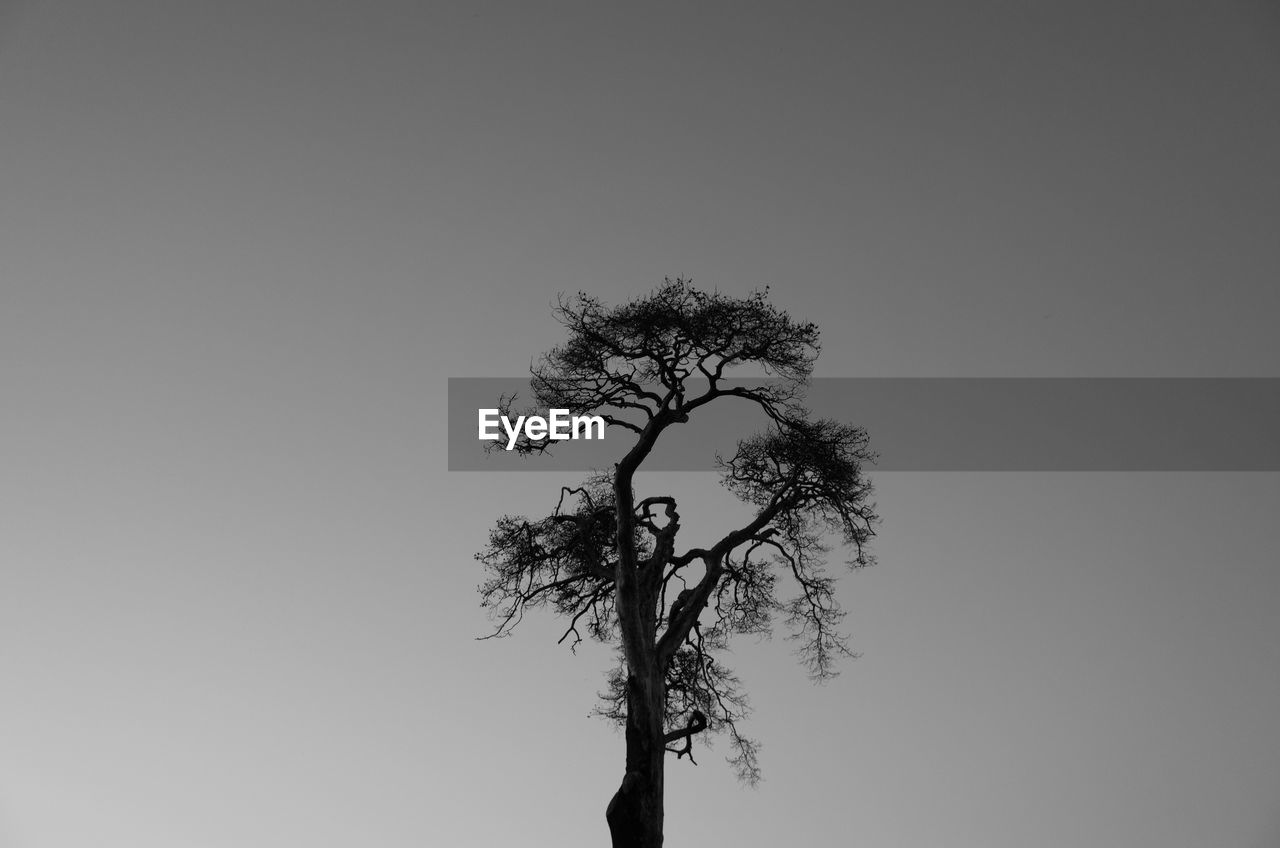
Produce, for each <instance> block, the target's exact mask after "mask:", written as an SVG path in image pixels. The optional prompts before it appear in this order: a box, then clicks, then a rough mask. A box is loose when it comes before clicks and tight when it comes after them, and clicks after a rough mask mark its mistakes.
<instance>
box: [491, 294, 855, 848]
mask: <svg viewBox="0 0 1280 848" xmlns="http://www.w3.org/2000/svg"><path fill="white" fill-rule="evenodd" d="M558 314H559V317H560V319H561V321H562V323H563V324H564V325H565V327H566V329H567V330H568V333H569V340H568V341H567V342H566V343H565V344H564V345H562V346H559V347H557V348H554V349H553V350H551V351H550V352H548V353H547V354H545V355H544V356H543V358H542V361H541V363H540V364H538V365H537V366H535V367H534V368H533V369H532V374H533V386H534V394H535V400H536V401H537V403H538V404H539V405H540V406H541V407H542V408H556V409H567V410H569V411H570V412H571V413H573V414H586V413H590V414H599V415H601V416H602V417H603V418H604V419H605V420H606V422H607V423H608V425H609V426H610V427H611V428H614V429H616V430H622V431H628V432H630V433H631V434H633V435H634V437H635V438H634V441H633V442H632V443H631V444H630V447H629V449H628V450H627V451H626V452H625V454H624V455H623V456H622V457H621V459H620V460H619V461H618V463H617V464H616V465H615V466H614V468H613V470H612V472H609V473H606V474H598V475H596V476H594V477H592V478H590V479H588V480H587V481H586V482H585V483H584V484H583V485H582V486H580V487H577V488H568V487H566V488H564V489H562V490H561V494H560V501H559V503H557V505H556V509H555V511H554V512H553V513H552V514H551V515H549V516H547V517H545V518H542V519H539V520H536V521H531V520H529V519H527V518H523V517H514V516H505V517H503V518H502V519H500V520H499V521H498V523H497V525H496V526H495V528H494V529H493V531H492V532H491V533H490V538H489V546H488V548H487V549H486V550H485V551H483V552H481V553H480V554H478V555H477V558H478V559H480V560H481V561H482V562H483V563H484V564H485V566H486V568H487V569H488V572H489V579H488V580H486V582H485V583H483V584H482V585H481V587H480V590H481V594H482V596H483V602H484V604H485V605H486V606H487V607H490V609H491V610H492V611H493V613H494V615H495V616H496V617H497V619H498V620H499V623H498V626H497V628H496V630H495V631H494V633H492V634H490V636H502V635H506V634H507V633H509V632H510V630H511V628H513V627H514V626H515V625H516V624H517V623H519V621H520V619H521V618H522V617H523V615H524V613H525V611H526V610H528V609H530V608H533V607H537V606H544V605H549V606H551V607H553V608H554V609H555V611H556V612H558V613H560V614H561V615H563V616H565V617H567V618H568V619H569V625H568V628H567V629H566V630H565V632H564V635H563V636H562V637H561V641H562V642H563V641H565V640H566V639H572V641H570V646H571V647H572V646H574V645H576V644H577V643H578V642H580V641H582V639H583V636H582V635H581V633H580V631H579V628H580V627H583V628H585V629H586V631H587V634H588V636H590V637H592V638H595V639H598V640H600V641H602V642H606V643H612V644H615V645H617V646H618V647H619V648H620V653H621V663H620V667H619V668H618V669H617V670H616V671H615V672H614V674H613V675H612V677H611V678H610V681H609V684H610V689H609V692H608V693H607V694H606V696H605V700H604V706H603V708H601V709H600V713H601V714H602V715H604V716H606V717H608V718H610V719H612V720H614V721H617V722H619V723H620V724H622V726H623V727H624V729H625V736H626V761H625V768H624V771H623V778H622V782H621V785H620V786H619V787H618V790H617V791H616V792H615V793H614V795H613V797H612V799H611V800H610V801H609V804H608V807H607V808H606V812H605V818H606V821H607V822H608V825H609V830H610V833H611V835H612V839H613V846H614V848H660V846H661V845H662V841H663V806H664V801H665V793H664V768H665V765H666V755H667V753H674V754H676V756H677V758H678V759H679V758H683V757H685V756H687V757H688V758H689V761H690V762H694V759H693V740H694V737H695V736H696V735H697V734H699V733H702V732H704V731H708V730H710V731H713V732H722V733H726V734H727V735H728V736H729V740H730V744H731V746H732V748H733V750H734V751H735V752H736V754H735V756H734V757H732V758H731V759H730V762H731V763H732V764H733V765H734V766H735V767H736V768H737V770H738V773H739V777H740V778H742V779H743V780H745V781H747V782H748V783H754V781H755V779H756V778H757V777H758V774H759V769H758V764H757V762H756V755H755V743H754V742H753V741H752V740H750V739H748V738H747V737H745V736H743V735H742V734H741V733H740V732H739V724H738V723H739V722H740V721H741V719H742V718H743V717H744V716H745V715H746V712H747V702H746V699H745V696H744V695H743V694H742V693H741V691H740V689H739V686H738V680H737V678H736V677H735V676H734V675H733V674H732V673H731V672H730V671H729V670H728V669H727V668H726V667H725V666H724V664H723V663H722V662H721V661H720V660H719V659H718V658H717V655H718V654H719V653H720V652H721V651H722V650H723V649H724V648H725V647H726V646H727V641H728V639H729V637H730V636H732V635H735V634H764V633H769V632H771V623H772V618H773V616H774V615H781V616H782V617H783V618H784V619H785V621H786V623H787V624H788V625H789V626H790V628H791V630H792V631H793V636H795V637H796V638H797V639H798V640H799V642H800V649H799V651H798V653H799V655H800V658H801V660H802V662H803V663H804V664H805V665H806V666H807V667H808V669H809V671H810V673H811V675H812V676H813V677H814V678H815V679H823V678H827V677H830V676H832V675H834V674H835V670H834V666H833V663H834V661H835V660H836V659H837V658H839V657H840V656H842V655H843V656H852V654H851V653H850V651H849V649H848V647H847V645H846V643H845V640H844V637H843V636H842V635H841V634H840V633H839V632H837V630H836V625H837V624H838V623H839V621H840V618H841V617H842V615H843V613H842V611H841V610H840V608H839V606H838V604H837V603H836V601H835V596H834V593H833V589H832V586H833V581H832V579H831V578H830V577H828V576H827V575H826V574H825V573H824V571H823V558H822V554H823V553H824V552H825V545H824V538H823V537H824V536H825V535H826V534H829V533H838V534H840V535H841V536H842V539H843V542H844V543H845V544H846V545H848V546H850V547H851V548H853V549H854V551H855V555H854V557H853V559H851V560H850V561H849V564H850V565H851V566H852V567H861V566H864V565H868V564H869V563H870V561H871V559H870V556H869V555H868V553H867V551H866V544H867V543H868V542H869V540H870V539H871V537H872V536H873V535H874V533H873V530H872V524H873V523H874V522H875V521H876V516H875V513H874V505H872V504H870V503H869V502H868V497H869V495H870V493H871V486H870V484H869V483H868V482H867V480H866V478H865V477H864V476H863V473H862V468H863V464H864V463H865V462H869V461H872V460H873V459H874V457H873V455H872V454H871V453H870V451H869V450H867V436H866V433H865V431H863V430H861V429H859V428H856V427H852V426H849V425H845V424H840V423H838V422H833V421H821V420H819V421H814V420H810V419H809V417H808V414H807V411H806V410H805V409H804V407H803V406H802V405H801V404H800V402H799V399H800V397H801V395H802V389H803V386H804V384H805V382H806V380H807V378H808V375H809V373H810V371H811V369H812V365H813V360H814V358H815V357H816V356H817V351H818V346H817V338H818V332H817V328H816V327H815V326H814V325H813V324H810V323H802V322H797V321H795V320H793V319H792V318H791V317H790V316H788V315H787V314H786V313H785V312H781V311H779V310H777V309H775V308H774V307H773V306H772V305H770V304H769V303H768V301H767V299H766V293H765V292H757V293H756V294H753V295H751V296H749V297H747V298H741V299H735V298H731V297H728V296H725V295H721V294H718V293H705V292H701V291H698V290H697V289H694V288H693V287H692V286H691V285H690V284H689V283H687V282H686V281H683V280H675V281H671V280H669V281H667V282H666V283H665V284H664V285H663V286H661V287H659V288H658V289H656V290H655V291H653V292H652V293H650V294H649V295H648V296H646V297H643V298H640V299H638V300H636V301H634V302H632V303H630V304H627V305H624V306H620V307H616V308H606V307H604V306H603V305H601V304H600V302H599V301H597V300H595V299H594V298H590V297H588V296H586V295H580V296H579V297H578V298H577V299H576V300H573V301H568V302H563V301H562V303H561V305H560V308H559V310H558ZM743 364H750V365H755V366H757V367H762V368H764V369H765V370H766V372H768V373H772V374H773V375H775V376H776V378H777V379H775V380H773V381H771V382H762V383H761V384H760V385H756V386H749V387H744V386H740V385H734V386H729V385H726V383H725V376H724V375H725V372H726V371H727V370H728V369H731V368H733V367H735V366H737V365H743ZM723 398H734V399H736V402H741V401H743V400H745V401H748V402H749V403H752V404H754V405H755V406H756V407H757V408H758V409H759V410H760V411H761V412H762V413H763V418H764V419H765V422H766V424H767V427H768V429H767V430H766V431H765V432H763V433H761V434H760V435H758V436H755V437H752V438H750V439H745V440H743V441H741V442H740V443H739V445H738V451H737V453H736V454H735V455H734V456H733V457H732V458H730V459H729V460H727V461H723V462H722V463H721V468H722V471H723V475H724V482H725V485H726V486H727V487H728V488H729V489H730V490H731V491H732V492H733V493H734V494H735V495H737V496H738V498H739V499H741V500H742V501H743V502H744V503H746V504H749V505H750V506H751V507H753V508H754V511H755V512H754V515H753V517H752V518H751V519H750V520H748V521H746V522H745V523H744V524H743V525H742V526H741V527H740V528H738V529H737V530H734V531H732V532H730V533H728V534H727V535H725V536H724V537H722V538H721V539H719V540H718V541H716V542H715V543H714V544H712V545H710V546H709V547H705V548H689V549H688V550H686V551H684V552H683V553H679V554H677V553H676V547H675V545H676V537H677V535H678V533H679V531H680V515H679V513H678V511H677V508H676V502H675V499H674V498H672V497H670V496H667V495H655V496H650V497H647V498H644V499H642V500H641V501H639V503H637V502H636V497H635V492H634V478H635V474H636V472H637V470H639V469H640V468H641V466H642V465H643V463H644V461H645V459H646V458H647V457H648V456H649V454H650V452H651V451H652V449H653V447H654V445H655V444H656V443H657V441H658V439H659V438H660V437H661V436H662V434H663V432H664V431H665V430H666V429H667V428H669V427H671V426H673V425H677V424H681V423H685V422H687V421H689V420H690V417H691V416H692V415H694V414H696V412H697V410H698V409H699V408H701V407H702V406H704V405H706V404H708V403H712V402H714V401H717V400H720V399H723ZM500 405H501V406H504V407H507V406H509V405H510V402H509V400H507V399H504V400H503V401H501V402H500ZM548 444H549V443H548V442H545V441H544V442H537V441H533V440H531V439H529V438H527V437H522V438H521V439H520V440H519V441H518V442H517V444H516V449H517V450H520V451H522V452H524V453H538V452H540V451H543V450H546V448H547V446H548ZM698 565H700V566H701V567H702V568H703V572H702V575H701V576H700V577H698V578H697V579H696V580H695V579H692V577H691V574H690V572H688V571H686V569H687V568H688V567H690V566H695V567H696V566H698ZM695 570H696V568H695ZM780 576H783V577H787V578H789V579H791V580H793V581H794V582H795V583H796V584H797V586H798V588H799V592H798V594H797V595H796V596H795V597H793V598H791V599H790V600H787V601H780V600H778V599H777V597H776V594H775V589H776V585H777V581H778V578H779V577H780ZM705 613H710V619H711V620H710V621H709V622H708V623H706V624H705V625H704V622H703V621H702V617H703V615H704V614H705ZM484 638H490V637H484ZM682 722H683V724H681V723H682ZM673 744H676V745H678V746H679V747H674V748H673V747H671V746H672V745H673Z"/></svg>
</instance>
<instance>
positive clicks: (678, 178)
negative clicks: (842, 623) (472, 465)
mask: <svg viewBox="0 0 1280 848" xmlns="http://www.w3.org/2000/svg"><path fill="white" fill-rule="evenodd" d="M1277 231H1280V13H1278V12H1277V10H1276V6H1275V5H1274V4H1271V3H1264V2H1257V3H1243V2H1241V3H1233V2H1217V3H1211V4H1203V3H1202V4H1191V3H1173V2H1168V3H1145V4H1142V3H1138V4H1135V3H1129V2H1118V3H1117V2H1105V3H1103V2H1098V3H1080V2H1073V3H1060V4H1051V3H1038V2H1028V3H965V4H959V3H952V2H933V3H904V2H884V3H846V4H794V3H785V4H784V3H776V4H748V3H733V4H730V3H721V4H713V3H692V4H691V3H682V4H652V3H646V4H630V5H623V4H602V3H574V4H570V3H543V4H533V3H491V2H475V3H465V4H464V3H450V4H444V3H431V2H407V0H405V2H400V1H399V0H396V1H395V2H391V0H372V1H371V2H366V3H359V4H357V3H337V2H326V1H325V0H312V2H302V0H296V2H294V1H292V0H290V2H285V0H252V1H251V2H250V0H224V2H218V3H198V2H191V1H190V0H94V2H74V0H71V1H70V2H63V3H51V2H36V0H26V2H21V1H19V2H7V3H4V2H0V459H2V461H3V475H0V844H3V845H4V846H6V848H64V846H66V847H67V848H70V846H84V845H94V846H113V847H114V846H122V848H123V846H127V847H128V848H172V846H184V848H187V847H188V846H189V847H190V848H222V847H223V846H227V847H228V848H230V846H235V848H259V846H261V848H279V846H291V845H306V846H309V848H339V846H342V848H346V846H352V845H370V846H378V848H384V846H385V848H398V847H399V846H425V845H447V846H481V848H485V847H486V846H495V845H507V844H517V843H519V844H547V845H558V846H565V848H579V846H581V848H588V846H598V845H601V844H603V842H604V840H605V839H606V838H607V835H606V830H605V825H604V818H603V809H604V805H605V803H606V802H607V800H608V798H609V796H610V795H611V794H612V792H613V791H614V789H615V788H616V786H617V783H618V781H619V779H620V777H621V773H622V751H623V743H622V739H621V737H620V736H618V735H616V734H615V733H614V731H613V730H612V729H611V728H610V727H608V726H607V725H605V724H604V723H603V722H601V721H599V720H597V719H589V718H587V713H588V712H589V710H590V709H591V707H592V706H593V693H595V692H596V691H597V690H598V689H600V688H601V686H602V685H603V677H602V672H603V670H604V668H605V667H606V666H607V665H608V661H609V657H608V656H607V655H606V654H605V653H602V652H600V651H589V650H588V651H580V653H579V655H578V656H576V657H575V656H571V655H570V654H569V653H568V652H567V651H566V650H564V649H563V648H561V647H558V646H556V645H555V644H554V640H555V637H556V636H557V635H558V632H559V631H557V630H556V629H555V626H554V625H555V622H554V621H552V620H550V619H548V618H542V619H537V620H529V621H527V622H526V623H525V625H524V627H523V629H524V632H523V633H520V634H518V635H517V637H515V638H512V639H509V640H505V641H497V642H493V641H490V642H476V641H474V639H473V637H474V636H476V635H479V634H482V633H484V632H486V628H487V626H488V623H487V621H486V619H485V617H484V616H483V614H482V611H481V610H480V609H479V608H478V603H477V601H478V597H477V595H476V592H475V585H476V583H477V582H478V581H479V579H480V574H479V572H478V570H477V566H476V564H475V563H474V562H473V561H472V559H471V555H472V554H473V553H474V552H475V551H476V550H478V549H479V548H480V547H481V546H482V545H483V543H484V537H485V531H486V529H487V527H488V526H489V524H490V523H491V522H492V520H493V519H494V518H496V517H497V516H498V515H500V514H501V513H503V512H526V511H527V512H537V511H539V510H545V509H547V508H549V507H550V506H551V505H552V504H553V503H554V497H555V495H554V493H555V490H556V487H557V486H558V485H559V484H560V483H561V482H566V480H564V479H562V478H561V477H559V476H557V475H547V474H490V473H449V472H448V471H447V470H446V460H447V457H446V452H445V446H444V403H445V397H446V396H445V387H446V379H447V378H448V377H450V376H454V377H459V376H507V375H517V374H519V373H521V372H522V370H523V369H524V368H525V367H526V366H527V364H528V362H529V359H530V357H531V356H533V355H535V354H537V353H538V352H540V351H541V350H543V349H545V348H546V347H548V346H550V345H552V344H554V343H555V342H556V341H557V340H558V339H559V335H558V330H559V328H558V327H557V325H556V324H555V323H554V321H553V320H552V318H551V315H550V311H549V305H550V304H551V302H552V301H553V300H554V298H555V295H556V294H557V292H560V291H577V290H579V289H583V290H587V291H590V292H592V293H595V294H599V295H600V296H602V297H604V298H605V299H606V300H609V301H611V302H618V301H621V300H624V299H626V298H627V297H628V296H629V295H631V294H634V293H637V292H640V291H643V290H646V289H647V288H649V287H650V286H651V285H653V284H654V283H656V282H658V281H660V280H661V278H662V277H663V276H664V275H677V274H683V275H687V276H691V277H693V278H694V280H695V281H696V282H698V283H699V284H701V285H703V286H707V287H713V286H714V287H718V288H720V289H721V290H723V291H727V292H734V293H741V292H746V291H747V290H749V289H751V288H752V287H755V286H758V285H761V284H765V283H768V284H771V286H772V291H773V295H774V300H775V302H776V303H778V304H779V305H781V306H783V307H785V308H787V309H789V310H790V311H791V312H792V313H793V314H795V315H797V316H799V317H802V318H808V319H812V320H815V321H817V322H818V323H819V325H820V326H821V328H822V330H823V333H824V335H823V341H824V353H823V356H822V359H821V360H820V362H819V366H818V373H819V374H820V375H822V376H830V377H843V376H849V377H855V376H1032V377H1034V376H1102V377H1109V376H1280V343H1278V342H1277V340H1276V338H1277V334H1276V330H1275V326H1276V319H1277V316H1278V315H1280V286H1277V280H1280V239H1278V238H1277V237H1276V233H1277ZM872 435H873V438H874V434H872ZM875 480H876V484H877V486H878V490H879V498H878V502H879V511H880V513H881V514H882V515H883V516H884V519H885V522H884V525H883V526H882V528H881V535H880V537H879V538H878V540H877V545H876V553H877V555H878V557H879V560H880V563H879V565H877V566H876V567H875V568H874V569H871V570H869V571H865V572H862V573H858V574H854V575H849V576H848V577H847V578H846V579H845V580H844V581H843V583H842V587H841V599H842V601H843V602H844V604H845V606H846V607H847V608H848V609H849V610H850V613H851V614H850V616H849V619H848V620H847V626H848V631H849V633H850V635H851V637H852V644H853V646H854V647H855V648H856V649H857V650H859V651H861V652H862V654H863V656H862V658H861V659H860V660H858V661H857V662H854V663H851V664H849V665H848V666H847V667H846V669H845V671H844V674H843V675H842V676H841V677H840V678H839V679H838V680H836V681H834V682H832V683H830V684H828V685H826V686H824V687H820V688H817V687H812V686H810V685H809V684H808V683H807V682H806V680H805V678H804V676H803V673H802V671H801V670H800V669H799V668H798V667H797V666H795V664H794V663H793V662H792V660H791V657H790V656H789V654H788V645H787V643H786V642H784V641H781V640H778V641H776V642H773V643H765V644H759V645H757V644H754V643H751V642H747V643H746V644H743V645H741V646H740V647H739V649H738V650H737V652H736V654H735V661H736V662H737V670H738V671H739V673H740V675H741V676H742V678H743V679H744V681H745V683H746V684H747V685H748V687H749V689H750V691H751V692H752V693H753V696H754V698H753V701H754V704H755V707H756V712H755V715H754V717H753V718H752V720H751V723H750V730H751V732H752V733H753V734H754V735H755V736H757V737H759V738H760V739H761V740H762V742H763V749H762V766H763V768H764V776H765V777H764V782H763V783H762V784H761V786H760V787H759V788H758V789H756V790H748V789H744V788H740V787H739V786H738V785H737V784H736V783H735V782H734V779H733V776H732V773H731V771H730V769H729V768H728V767H727V766H725V765H724V764H723V762H722V761H721V759H720V757H719V756H717V755H716V754H712V753H709V752H704V754H703V756H701V757H699V763H700V765H699V766H698V767H696V768H694V767H691V766H688V765H687V764H686V763H685V762H683V761H682V762H679V763H676V762H674V761H673V762H672V763H671V765H670V768H669V776H668V796H667V821H668V844H669V845H672V846H673V848H674V846H681V845H693V844H702V845H747V846H754V845H760V846H768V845H776V844H780V843H784V842H785V843H786V844H813V845H821V844H857V845H860V846H868V848H899V846H901V847H902V848H932V846H942V845H945V846H948V848H968V847H970V846H971V848H1006V846H1007V847H1008V848H1013V846H1019V848H1021V846H1025V845H1029V844H1031V845H1041V846H1047V848H1076V846H1082V845H1100V846H1125V848H1130V847H1131V846H1136V848H1146V846H1150V848H1156V846H1159V848H1203V846H1206V845H1214V846H1224V848H1271V847H1272V846H1276V845H1280V814H1278V813H1277V812H1276V811H1277V802H1278V801H1280V730H1278V725H1277V723H1276V717H1277V716H1280V616H1277V614H1276V610H1277V606H1278V604H1280V573H1278V572H1277V569H1276V567H1275V564H1276V554H1275V550H1276V545H1277V538H1276V529H1275V528H1276V522H1275V518H1276V515H1277V511H1278V510H1280V475H1277V474H1275V473H1196V474H1192V473H1148V474H1120V473H1107V474H1104V473H1070V474H1065V473H1064V474H1032V473H1023V474H996V473H985V474H984V473H949V474H941V473H937V474H931V473H880V474H877V475H876V477H875ZM641 486H642V491H644V492H648V493H654V492H657V491H672V492H674V493H675V494H678V495H681V496H682V497H683V498H684V499H685V501H686V502H687V503H689V504H690V506H689V508H688V509H687V511H686V531H685V532H686V533H688V534H689V536H690V539H689V541H690V543H695V542H696V541H698V540H697V538H696V537H697V536H698V534H701V533H706V534H707V535H711V534H713V533H714V532H715V530H717V529H720V528H722V527H724V526H727V525H728V523H729V522H732V521H734V520H735V519H737V518H739V517H740V516H741V513H740V512H738V511H737V507H736V505H735V504H734V503H733V502H732V501H730V500H728V499H727V497H726V496H725V495H724V493H723V492H722V491H721V490H720V489H719V488H718V486H717V484H716V479H715V477H714V476H713V475H709V474H672V475H662V476H657V475H651V476H648V477H646V478H644V479H643V480H642V483H641ZM695 504H696V506H695Z"/></svg>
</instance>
